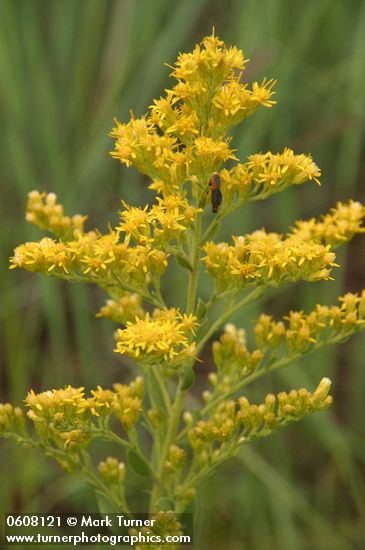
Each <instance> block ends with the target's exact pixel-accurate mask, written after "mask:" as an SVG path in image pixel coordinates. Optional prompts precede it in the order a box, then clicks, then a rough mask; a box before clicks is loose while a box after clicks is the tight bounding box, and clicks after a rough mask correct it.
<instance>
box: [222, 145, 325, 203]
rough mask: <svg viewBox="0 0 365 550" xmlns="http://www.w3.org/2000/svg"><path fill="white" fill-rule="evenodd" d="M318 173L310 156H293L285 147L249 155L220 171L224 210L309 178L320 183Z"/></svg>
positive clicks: (259, 198) (299, 183) (261, 197)
mask: <svg viewBox="0 0 365 550" xmlns="http://www.w3.org/2000/svg"><path fill="white" fill-rule="evenodd" d="M320 175H321V171H320V169H319V168H318V166H317V165H316V164H315V163H314V162H313V159H312V157H311V155H304V154H300V155H296V154H295V153H294V151H292V150H291V149H289V148H288V147H286V148H285V149H284V151H283V152H282V153H276V154H274V153H271V152H267V153H257V154H254V155H250V156H249V157H248V161H247V162H246V163H244V164H241V163H238V164H236V165H235V166H234V167H233V168H231V169H230V170H227V169H223V170H222V171H221V172H220V177H221V181H222V194H223V197H224V201H225V203H226V205H227V210H229V209H232V206H233V207H236V208H237V207H239V206H241V204H242V203H243V202H244V201H255V200H261V199H265V198H267V197H268V196H269V195H271V194H273V193H277V192H278V191H283V190H284V189H286V188H287V187H289V185H301V184H303V183H305V182H307V181H311V180H313V181H315V182H316V183H319V179H318V178H319V177H320Z"/></svg>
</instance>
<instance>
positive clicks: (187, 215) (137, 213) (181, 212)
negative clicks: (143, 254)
mask: <svg viewBox="0 0 365 550" xmlns="http://www.w3.org/2000/svg"><path fill="white" fill-rule="evenodd" d="M123 206H124V208H125V209H124V210H122V211H121V212H120V216H121V218H122V223H121V224H120V225H119V227H118V229H119V230H120V231H123V232H124V233H125V235H126V236H125V242H126V243H128V244H129V242H130V241H131V240H133V241H135V242H136V243H138V244H140V245H146V246H151V247H152V246H153V247H159V248H164V246H165V245H167V244H168V243H171V241H174V240H177V241H178V240H179V238H180V237H182V238H183V237H184V232H185V230H186V229H187V228H188V227H189V226H190V225H191V224H192V223H193V221H194V219H195V215H196V213H197V212H199V211H201V209H200V208H195V207H193V206H192V205H191V204H190V203H189V202H188V200H187V199H185V198H184V197H181V196H180V195H177V194H174V193H172V194H169V195H167V196H165V197H163V198H161V197H157V204H154V205H153V206H152V207H151V208H150V209H149V208H148V206H146V207H144V208H143V209H142V208H135V207H131V206H129V205H128V204H126V203H124V202H123Z"/></svg>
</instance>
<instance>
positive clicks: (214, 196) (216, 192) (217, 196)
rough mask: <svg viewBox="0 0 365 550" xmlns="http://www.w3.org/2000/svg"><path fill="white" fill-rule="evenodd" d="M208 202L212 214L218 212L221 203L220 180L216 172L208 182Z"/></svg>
mask: <svg viewBox="0 0 365 550" xmlns="http://www.w3.org/2000/svg"><path fill="white" fill-rule="evenodd" d="M209 189H210V200H211V203H212V212H214V213H215V214H216V213H217V212H218V210H219V207H220V205H221V203H222V191H221V178H220V176H219V174H218V172H214V174H212V177H211V178H210V180H209Z"/></svg>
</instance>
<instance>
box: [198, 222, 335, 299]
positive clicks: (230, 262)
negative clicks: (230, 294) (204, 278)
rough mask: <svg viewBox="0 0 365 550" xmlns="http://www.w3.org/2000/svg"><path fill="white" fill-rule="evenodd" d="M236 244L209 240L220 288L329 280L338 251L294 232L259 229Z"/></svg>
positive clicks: (211, 266) (209, 261)
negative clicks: (305, 238) (281, 233)
mask: <svg viewBox="0 0 365 550" xmlns="http://www.w3.org/2000/svg"><path fill="white" fill-rule="evenodd" d="M233 241H234V244H233V246H232V245H228V244H227V243H218V244H216V243H214V242H208V243H206V245H205V246H204V250H205V252H206V254H207V255H206V257H205V258H204V261H205V264H206V267H207V270H208V272H209V273H210V275H212V276H213V277H214V278H215V279H216V281H217V283H218V287H219V288H222V289H227V287H228V288H229V287H231V288H232V289H233V290H234V289H237V290H240V289H242V288H244V287H245V286H247V285H248V284H251V283H257V282H259V283H260V284H261V285H267V286H278V285H281V284H284V283H286V282H289V281H297V280H301V279H302V280H307V281H317V280H321V279H328V278H329V276H330V273H331V269H332V267H333V266H334V265H336V264H335V263H334V259H335V254H334V253H333V252H330V250H329V247H326V246H323V245H321V244H318V243H315V242H313V241H306V240H302V239H300V238H299V237H297V236H295V235H292V236H290V237H288V238H287V239H282V238H281V236H280V235H279V234H277V233H266V232H265V231H264V230H259V231H255V232H254V233H251V234H249V235H246V236H245V237H233Z"/></svg>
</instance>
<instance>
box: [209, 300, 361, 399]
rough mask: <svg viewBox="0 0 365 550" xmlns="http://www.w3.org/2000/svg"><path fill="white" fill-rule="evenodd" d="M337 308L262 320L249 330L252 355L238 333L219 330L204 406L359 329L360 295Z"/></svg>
mask: <svg viewBox="0 0 365 550" xmlns="http://www.w3.org/2000/svg"><path fill="white" fill-rule="evenodd" d="M338 300H339V305H338V306H323V305H319V304H318V305H316V307H315V308H314V309H313V311H311V312H309V313H307V314H305V313H304V312H303V311H290V313H289V314H288V315H286V316H285V317H284V318H283V319H282V320H280V321H275V320H274V319H273V317H272V316H271V315H266V314H262V315H261V316H260V317H259V319H258V321H257V322H256V323H255V326H254V336H255V343H256V346H257V347H256V349H254V350H253V351H250V350H248V348H247V345H246V335H245V331H244V330H243V329H237V327H235V326H234V325H232V324H228V325H226V326H225V330H224V332H223V334H222V336H221V337H220V339H219V341H216V342H213V346H212V351H213V358H214V362H215V365H216V368H217V371H216V372H212V373H210V375H209V381H210V383H211V385H212V387H213V391H205V392H204V393H203V398H204V400H205V402H206V403H208V404H209V402H210V401H211V400H212V399H213V398H214V397H215V396H217V395H224V394H229V393H231V392H232V391H234V388H235V387H237V386H239V384H240V382H241V381H242V380H243V379H244V378H245V377H247V376H249V375H250V374H251V373H253V372H255V371H258V370H270V369H275V368H278V367H280V366H285V364H288V363H289V362H290V361H293V359H294V358H296V357H299V356H301V355H303V354H308V353H310V352H311V351H314V350H315V349H317V348H318V347H320V346H323V345H326V344H331V343H335V342H341V341H344V340H346V339H347V338H348V337H349V336H350V335H352V334H354V333H356V332H358V331H359V330H361V329H363V328H365V291H363V292H362V293H361V294H353V293H351V292H348V293H347V294H345V295H344V296H340V297H339V299H338Z"/></svg>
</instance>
